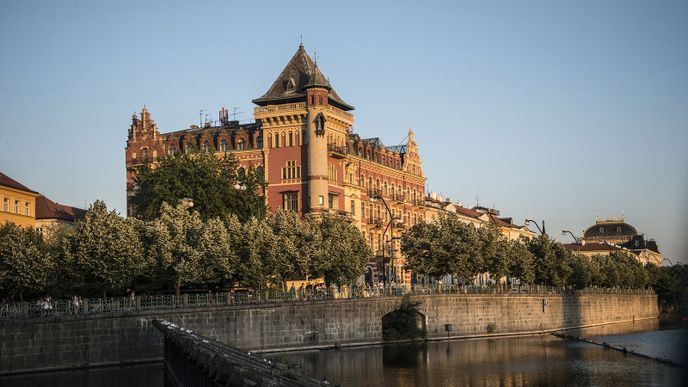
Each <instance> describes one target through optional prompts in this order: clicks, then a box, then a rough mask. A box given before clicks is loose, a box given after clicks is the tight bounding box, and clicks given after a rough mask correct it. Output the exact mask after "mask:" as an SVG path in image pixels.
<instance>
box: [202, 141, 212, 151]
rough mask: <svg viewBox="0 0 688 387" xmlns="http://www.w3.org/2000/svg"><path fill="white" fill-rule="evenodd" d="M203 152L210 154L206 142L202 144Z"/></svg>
mask: <svg viewBox="0 0 688 387" xmlns="http://www.w3.org/2000/svg"><path fill="white" fill-rule="evenodd" d="M203 151H204V152H210V143H209V142H208V141H205V142H204V143H203Z"/></svg>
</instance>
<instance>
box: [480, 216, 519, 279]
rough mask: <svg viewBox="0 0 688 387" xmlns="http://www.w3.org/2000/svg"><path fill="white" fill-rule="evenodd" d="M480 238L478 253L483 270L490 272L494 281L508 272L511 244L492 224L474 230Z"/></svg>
mask: <svg viewBox="0 0 688 387" xmlns="http://www.w3.org/2000/svg"><path fill="white" fill-rule="evenodd" d="M476 231H477V232H478V237H479V239H480V253H481V255H482V258H483V265H484V266H483V270H482V271H485V272H488V273H490V275H491V276H492V278H493V279H494V280H495V281H499V279H500V278H502V277H505V276H507V275H508V274H509V266H510V263H509V262H510V260H511V251H510V250H511V244H510V243H509V241H508V240H507V239H506V237H504V236H503V235H502V233H501V232H500V231H499V229H498V228H497V227H495V226H493V225H489V226H487V227H482V228H479V229H477V230H476Z"/></svg>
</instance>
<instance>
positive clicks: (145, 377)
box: [0, 363, 164, 387]
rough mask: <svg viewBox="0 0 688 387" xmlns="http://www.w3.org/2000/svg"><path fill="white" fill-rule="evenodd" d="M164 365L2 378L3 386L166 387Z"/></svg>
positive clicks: (0, 381)
mask: <svg viewBox="0 0 688 387" xmlns="http://www.w3.org/2000/svg"><path fill="white" fill-rule="evenodd" d="M163 385H164V372H163V366H162V363H153V364H141V365H130V366H123V367H104V368H90V369H81V370H71V371H58V372H41V373H36V374H28V375H15V376H6V377H1V378H0V386H3V387H41V386H46V387H47V386H50V387H87V386H98V387H120V386H127V387H148V386H152V387H162V386H163Z"/></svg>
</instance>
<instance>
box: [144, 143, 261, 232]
mask: <svg viewBox="0 0 688 387" xmlns="http://www.w3.org/2000/svg"><path fill="white" fill-rule="evenodd" d="M136 184H137V186H138V190H137V191H136V194H135V195H134V197H133V199H132V203H133V204H134V207H135V209H136V215H137V216H138V217H139V218H141V219H144V220H153V219H155V218H157V217H158V216H160V214H161V208H162V204H163V203H169V204H172V205H176V204H177V203H179V201H180V200H182V199H192V200H193V204H194V210H195V211H197V212H198V213H199V214H200V215H201V218H202V219H205V220H207V219H211V218H215V217H225V216H228V215H230V214H234V215H236V216H238V217H239V219H240V220H241V221H242V222H243V221H246V220H248V219H249V218H250V217H251V216H257V215H260V214H262V213H264V201H263V200H262V199H261V198H260V197H259V196H258V195H257V194H256V191H257V190H258V188H259V187H260V186H261V177H260V176H259V175H258V174H257V173H256V170H255V169H254V168H249V170H248V171H247V170H244V169H240V168H239V164H238V162H237V161H236V159H235V158H234V157H233V156H232V155H231V154H230V155H225V156H224V157H223V158H218V157H216V156H215V155H214V154H212V153H209V152H186V153H180V154H177V155H174V156H168V157H166V158H164V159H162V160H161V161H160V162H159V163H158V164H156V165H153V166H145V167H143V168H141V169H140V170H139V171H138V174H137V176H136ZM262 186H263V188H264V184H262ZM261 194H262V192H261Z"/></svg>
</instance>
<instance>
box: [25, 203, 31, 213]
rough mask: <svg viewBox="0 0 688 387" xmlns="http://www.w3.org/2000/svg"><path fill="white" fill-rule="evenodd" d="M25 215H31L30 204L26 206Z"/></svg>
mask: <svg viewBox="0 0 688 387" xmlns="http://www.w3.org/2000/svg"><path fill="white" fill-rule="evenodd" d="M24 215H26V216H29V215H31V210H30V205H29V203H28V202H27V203H26V204H24Z"/></svg>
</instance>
